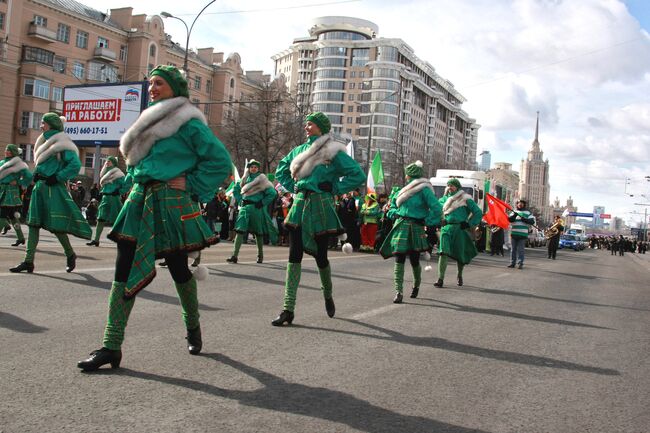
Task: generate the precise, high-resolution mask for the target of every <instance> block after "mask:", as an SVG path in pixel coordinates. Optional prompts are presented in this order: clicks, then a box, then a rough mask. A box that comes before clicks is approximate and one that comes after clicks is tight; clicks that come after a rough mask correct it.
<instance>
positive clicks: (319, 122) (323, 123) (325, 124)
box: [305, 111, 332, 134]
mask: <svg viewBox="0 0 650 433" xmlns="http://www.w3.org/2000/svg"><path fill="white" fill-rule="evenodd" d="M305 120H306V121H308V122H312V123H314V124H316V126H318V129H320V132H322V133H323V134H327V133H328V132H330V129H331V128H332V122H330V119H329V117H327V115H326V114H324V113H321V112H320V111H317V112H315V113H311V114H309V115H307V117H306V119H305Z"/></svg>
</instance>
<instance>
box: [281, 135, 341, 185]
mask: <svg viewBox="0 0 650 433" xmlns="http://www.w3.org/2000/svg"><path fill="white" fill-rule="evenodd" d="M345 151H346V146H345V143H344V142H342V141H339V140H337V139H335V138H334V137H332V136H331V135H330V134H325V135H323V136H321V137H320V138H318V139H317V140H316V141H314V142H313V143H312V144H311V146H310V147H309V149H307V150H306V151H304V152H302V153H300V154H299V155H298V156H296V157H295V158H294V159H293V161H291V165H290V167H289V168H290V170H291V177H292V178H294V179H295V180H300V179H304V178H306V177H307V176H309V175H310V174H311V172H312V171H313V170H314V167H316V166H317V165H319V164H329V163H330V162H331V161H332V159H334V157H335V156H336V154H337V153H339V152H345Z"/></svg>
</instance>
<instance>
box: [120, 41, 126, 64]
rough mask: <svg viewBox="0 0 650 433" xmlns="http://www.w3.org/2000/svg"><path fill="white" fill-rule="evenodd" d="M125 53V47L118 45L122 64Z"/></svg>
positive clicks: (124, 59)
mask: <svg viewBox="0 0 650 433" xmlns="http://www.w3.org/2000/svg"><path fill="white" fill-rule="evenodd" d="M126 53H127V48H126V45H120V60H121V61H123V62H125V61H126Z"/></svg>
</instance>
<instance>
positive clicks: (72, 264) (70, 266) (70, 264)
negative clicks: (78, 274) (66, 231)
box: [65, 253, 77, 273]
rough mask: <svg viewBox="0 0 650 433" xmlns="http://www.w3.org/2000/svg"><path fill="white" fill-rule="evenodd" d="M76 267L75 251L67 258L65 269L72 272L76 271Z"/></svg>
mask: <svg viewBox="0 0 650 433" xmlns="http://www.w3.org/2000/svg"><path fill="white" fill-rule="evenodd" d="M76 267H77V255H76V254H75V253H72V255H71V256H70V257H68V258H67V259H66V266H65V271H66V272H67V273H70V272H72V271H74V268H76Z"/></svg>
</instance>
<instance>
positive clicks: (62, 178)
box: [9, 113, 92, 272]
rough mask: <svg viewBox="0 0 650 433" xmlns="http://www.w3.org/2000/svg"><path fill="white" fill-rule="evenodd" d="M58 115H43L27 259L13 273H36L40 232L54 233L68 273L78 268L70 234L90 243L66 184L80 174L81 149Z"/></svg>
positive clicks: (88, 232)
mask: <svg viewBox="0 0 650 433" xmlns="http://www.w3.org/2000/svg"><path fill="white" fill-rule="evenodd" d="M64 120H65V119H63V118H61V117H59V115H58V114H56V113H46V114H45V115H43V120H42V122H41V130H42V131H43V133H42V134H41V135H40V136H39V137H38V139H37V140H36V143H35V144H34V161H35V168H34V181H35V182H36V184H35V185H34V189H33V191H32V196H31V200H30V202H29V212H28V213H27V225H28V226H29V233H28V235H27V248H25V259H24V260H23V262H22V263H20V264H19V265H18V266H16V267H13V268H11V269H9V270H10V271H11V272H22V271H27V272H33V271H34V256H35V254H36V246H37V245H38V241H39V236H40V229H41V228H44V229H45V230H47V231H49V232H52V233H54V235H55V236H56V237H57V239H58V240H59V242H60V243H61V245H62V246H63V251H64V252H65V256H66V268H65V270H66V272H72V271H73V270H74V268H75V267H76V263H77V255H76V254H75V252H74V250H73V249H72V245H71V244H70V239H69V238H68V234H72V235H74V236H77V237H79V238H82V239H88V240H90V236H91V235H92V230H91V228H90V226H89V225H88V222H87V221H86V219H85V218H84V217H83V215H82V214H81V210H80V209H79V207H78V206H77V205H76V204H75V202H74V201H72V197H71V196H70V192H68V189H67V188H66V186H65V182H67V181H69V180H70V179H72V178H73V177H74V176H76V175H77V174H79V169H80V168H81V161H80V160H79V150H78V149H77V146H76V145H75V144H74V143H73V142H72V140H71V139H70V137H69V136H68V135H67V134H66V133H65V132H63V121H64Z"/></svg>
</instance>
